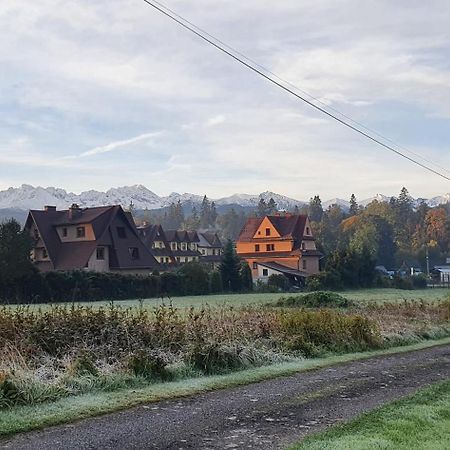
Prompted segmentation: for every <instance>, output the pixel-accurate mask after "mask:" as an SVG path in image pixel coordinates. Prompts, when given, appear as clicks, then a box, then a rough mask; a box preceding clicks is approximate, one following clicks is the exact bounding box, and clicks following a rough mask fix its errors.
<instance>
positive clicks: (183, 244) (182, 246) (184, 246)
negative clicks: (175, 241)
mask: <svg viewBox="0 0 450 450" xmlns="http://www.w3.org/2000/svg"><path fill="white" fill-rule="evenodd" d="M181 250H187V244H186V242H182V243H181Z"/></svg>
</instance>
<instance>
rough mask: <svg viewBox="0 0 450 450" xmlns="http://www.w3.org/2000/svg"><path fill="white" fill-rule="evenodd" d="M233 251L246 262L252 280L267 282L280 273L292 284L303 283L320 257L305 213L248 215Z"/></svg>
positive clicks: (315, 267) (315, 270)
mask: <svg viewBox="0 0 450 450" xmlns="http://www.w3.org/2000/svg"><path fill="white" fill-rule="evenodd" d="M236 252H237V254H238V255H239V256H240V257H241V258H242V259H245V261H247V263H248V264H249V266H250V269H251V270H252V277H253V281H257V280H262V281H267V279H268V277H269V276H270V275H272V274H280V273H281V274H283V275H285V276H286V277H287V278H289V279H290V280H291V282H293V283H294V284H303V282H304V279H305V278H306V277H308V276H310V275H314V274H316V273H318V272H319V259H320V258H321V256H322V254H321V253H320V252H319V251H318V250H317V248H316V242H315V238H314V236H313V234H312V230H311V225H310V222H309V218H308V216H305V215H293V214H285V215H276V216H265V217H259V218H257V217H252V218H249V219H248V220H247V223H246V224H245V226H244V228H243V229H242V231H241V234H240V235H239V238H238V240H237V242H236Z"/></svg>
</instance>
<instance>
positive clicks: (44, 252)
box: [42, 248, 48, 259]
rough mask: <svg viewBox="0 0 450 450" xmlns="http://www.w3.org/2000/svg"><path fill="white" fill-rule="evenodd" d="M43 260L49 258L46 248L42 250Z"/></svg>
mask: <svg viewBox="0 0 450 450" xmlns="http://www.w3.org/2000/svg"><path fill="white" fill-rule="evenodd" d="M42 258H44V259H47V258H48V253H47V250H46V249H45V248H43V249H42Z"/></svg>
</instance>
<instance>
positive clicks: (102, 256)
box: [97, 247, 105, 260]
mask: <svg viewBox="0 0 450 450" xmlns="http://www.w3.org/2000/svg"><path fill="white" fill-rule="evenodd" d="M97 259H98V260H104V259H105V247H97Z"/></svg>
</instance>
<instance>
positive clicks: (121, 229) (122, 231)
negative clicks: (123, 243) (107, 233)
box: [117, 227, 127, 239]
mask: <svg viewBox="0 0 450 450" xmlns="http://www.w3.org/2000/svg"><path fill="white" fill-rule="evenodd" d="M117 236H119V237H120V238H121V239H125V238H126V237H127V234H126V232H125V227H117Z"/></svg>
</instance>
